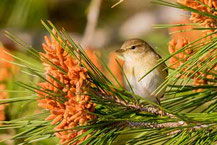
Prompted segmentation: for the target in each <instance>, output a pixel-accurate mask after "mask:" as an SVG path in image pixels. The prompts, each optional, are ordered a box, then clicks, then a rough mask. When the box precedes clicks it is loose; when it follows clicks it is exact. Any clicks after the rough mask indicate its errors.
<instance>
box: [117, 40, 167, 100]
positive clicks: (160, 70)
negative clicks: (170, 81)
mask: <svg viewBox="0 0 217 145" xmlns="http://www.w3.org/2000/svg"><path fill="white" fill-rule="evenodd" d="M116 52H117V53H118V54H121V55H122V56H123V58H124V60H125V64H124V73H125V74H126V77H127V79H128V80H129V83H130V85H131V87H132V89H133V91H134V93H135V94H137V95H139V96H141V97H144V98H146V99H148V100H151V101H153V102H156V103H158V104H160V100H159V99H160V98H161V97H163V96H164V93H165V90H166V87H163V88H161V90H160V91H156V89H157V88H158V87H159V86H160V85H162V83H163V82H164V81H165V80H166V77H167V75H168V71H167V70H165V69H166V64H164V63H163V64H161V65H160V66H159V67H157V68H156V69H155V70H153V71H152V72H151V73H149V74H148V75H147V76H145V77H144V78H143V79H142V80H140V79H141V78H142V76H144V75H145V74H146V73H147V72H148V71H149V70H151V69H152V68H153V67H154V66H155V65H157V64H158V62H159V60H160V59H161V56H160V55H159V54H157V53H156V52H155V51H154V49H153V48H152V47H151V46H150V45H149V44H148V43H147V42H145V41H143V40H141V39H130V40H127V41H125V42H124V44H123V45H122V47H121V48H120V49H118V50H116ZM139 80H140V81H139ZM125 84H126V88H127V89H128V90H130V87H129V86H128V85H127V83H126V80H125ZM156 92H158V93H156Z"/></svg>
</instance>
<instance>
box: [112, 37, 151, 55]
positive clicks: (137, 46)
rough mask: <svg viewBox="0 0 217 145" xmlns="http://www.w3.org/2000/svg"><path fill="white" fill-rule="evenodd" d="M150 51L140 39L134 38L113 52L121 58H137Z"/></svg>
mask: <svg viewBox="0 0 217 145" xmlns="http://www.w3.org/2000/svg"><path fill="white" fill-rule="evenodd" d="M149 50H150V46H149V45H148V43H147V42H145V41H144V40H142V39H138V38H134V39H129V40H127V41H125V42H124V44H123V45H122V46H121V48H120V49H118V50H116V51H115V52H116V53H118V54H119V55H123V57H127V56H137V55H141V54H144V53H146V52H147V51H149Z"/></svg>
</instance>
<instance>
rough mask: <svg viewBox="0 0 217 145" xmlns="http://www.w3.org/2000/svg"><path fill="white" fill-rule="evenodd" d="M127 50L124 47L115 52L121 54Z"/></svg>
mask: <svg viewBox="0 0 217 145" xmlns="http://www.w3.org/2000/svg"><path fill="white" fill-rule="evenodd" d="M125 51H126V50H124V49H118V50H116V51H115V52H116V53H118V54H121V53H124V52H125Z"/></svg>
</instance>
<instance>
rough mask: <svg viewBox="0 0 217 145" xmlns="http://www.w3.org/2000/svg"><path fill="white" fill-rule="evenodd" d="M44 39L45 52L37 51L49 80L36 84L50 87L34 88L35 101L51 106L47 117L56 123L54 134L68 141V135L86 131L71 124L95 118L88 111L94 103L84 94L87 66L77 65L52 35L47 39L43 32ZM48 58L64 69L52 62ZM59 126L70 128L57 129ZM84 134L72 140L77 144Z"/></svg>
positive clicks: (44, 105) (63, 140) (44, 106)
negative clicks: (76, 139) (77, 139)
mask: <svg viewBox="0 0 217 145" xmlns="http://www.w3.org/2000/svg"><path fill="white" fill-rule="evenodd" d="M59 39H60V38H59ZM45 42H46V43H43V44H42V46H43V48H44V50H45V53H41V54H40V55H41V59H42V62H43V65H44V69H45V74H46V79H47V80H48V81H49V82H50V83H49V82H42V83H39V84H38V85H39V86H40V87H41V90H42V91H48V90H49V93H45V92H42V91H40V90H37V91H36V92H37V94H38V96H39V99H38V105H39V106H40V107H42V108H44V109H47V110H50V113H51V114H50V115H49V116H48V117H47V118H46V120H52V123H51V124H52V125H56V127H55V129H54V130H55V131H59V132H57V133H55V135H56V136H57V137H58V138H59V139H60V143H62V144H64V143H66V144H70V140H71V139H73V138H75V137H76V136H78V135H80V134H82V133H84V132H85V130H81V131H77V130H73V129H72V128H73V127H76V126H81V125H86V124H88V121H90V120H93V119H94V118H95V116H94V115H92V114H90V113H88V112H93V111H94V108H95V104H94V103H91V98H90V96H88V95H85V94H86V92H85V89H86V88H87V87H88V86H89V83H88V81H87V78H88V76H87V70H86V69H85V68H84V67H82V66H80V65H79V61H78V60H76V59H74V58H72V57H71V56H69V55H68V54H67V52H66V51H64V49H63V48H62V47H61V46H60V45H59V44H58V42H57V41H56V40H55V39H54V38H52V37H51V39H49V38H48V37H47V36H45ZM45 58H46V59H45ZM47 59H48V60H50V61H51V62H52V63H53V64H55V65H57V66H58V67H59V68H61V69H62V70H64V72H62V71H60V70H59V69H57V68H55V67H54V66H53V65H51V63H49V61H47ZM51 76H52V77H54V78H55V79H53V78H52V77H51ZM56 80H58V81H59V82H61V83H58V82H57V81H56ZM57 95H59V96H57ZM62 129H70V130H68V131H60V130H62ZM87 137H89V135H87V136H85V137H83V138H82V139H81V140H79V141H77V142H76V143H74V144H78V143H79V142H81V141H82V140H85V139H87Z"/></svg>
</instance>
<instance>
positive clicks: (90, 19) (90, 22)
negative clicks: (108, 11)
mask: <svg viewBox="0 0 217 145" xmlns="http://www.w3.org/2000/svg"><path fill="white" fill-rule="evenodd" d="M101 2H102V0H92V1H91V3H90V6H89V10H88V15H87V25H86V28H85V32H84V36H83V38H82V41H81V46H82V47H83V48H87V46H88V45H90V43H91V41H92V39H93V35H94V32H95V29H96V26H97V22H98V17H99V12H100V6H101Z"/></svg>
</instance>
